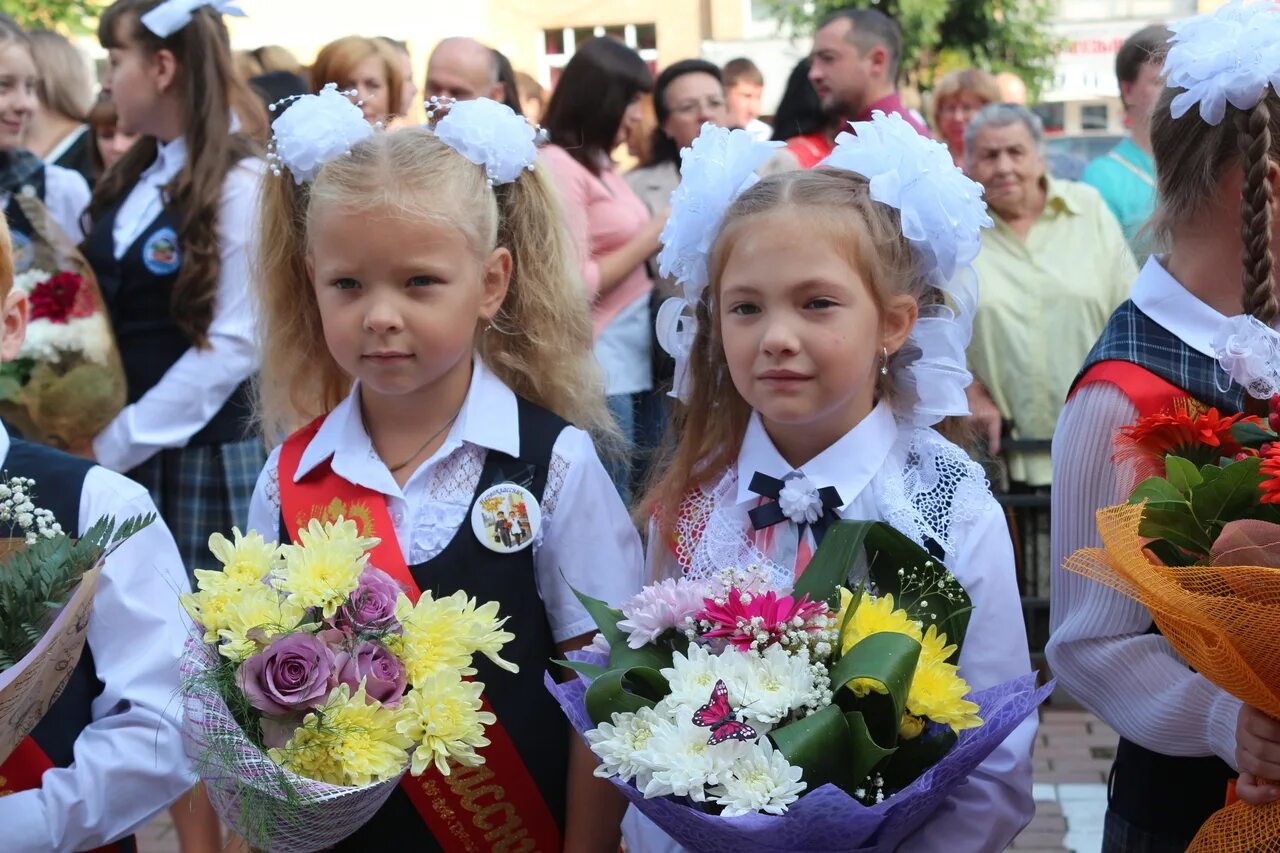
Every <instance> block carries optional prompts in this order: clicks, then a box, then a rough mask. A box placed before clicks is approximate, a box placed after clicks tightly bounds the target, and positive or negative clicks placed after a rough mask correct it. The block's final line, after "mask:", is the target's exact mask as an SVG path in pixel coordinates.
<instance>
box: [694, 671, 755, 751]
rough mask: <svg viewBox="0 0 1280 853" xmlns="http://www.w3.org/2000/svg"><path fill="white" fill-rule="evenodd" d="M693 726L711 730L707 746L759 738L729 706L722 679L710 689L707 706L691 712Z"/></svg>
mask: <svg viewBox="0 0 1280 853" xmlns="http://www.w3.org/2000/svg"><path fill="white" fill-rule="evenodd" d="M693 724H694V725H695V726H701V727H703V728H710V729H711V737H709V738H707V746H715V745H716V744H720V743H724V742H725V741H727V740H731V739H732V740H744V741H745V740H755V739H756V738H757V737H759V735H758V734H756V730H755V729H753V728H751V726H749V725H747V724H746V723H744V722H742V721H741V720H739V719H738V715H737V713H735V712H734V710H733V708H731V707H730V706H729V688H728V687H726V686H725V683H724V679H720V680H719V681H717V682H716V686H715V687H713V688H711V698H710V699H708V700H707V704H705V705H703V706H702V707H701V708H699V709H698V710H696V711H694V712H693Z"/></svg>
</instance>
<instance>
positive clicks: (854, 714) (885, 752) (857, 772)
mask: <svg viewBox="0 0 1280 853" xmlns="http://www.w3.org/2000/svg"><path fill="white" fill-rule="evenodd" d="M844 720H845V722H846V723H847V724H848V725H849V737H850V738H851V739H852V740H853V754H854V755H855V756H856V758H855V760H854V763H853V767H852V768H851V769H850V771H849V774H850V775H851V776H853V782H854V785H855V786H856V785H857V784H858V783H860V782H862V781H863V780H864V779H866V778H867V777H868V776H870V775H871V771H872V770H874V769H875V768H876V767H877V766H879V765H881V764H883V763H884V760H885V759H887V758H889V757H890V756H892V755H893V754H894V753H895V752H896V751H897V749H898V746H899V745H901V741H900V740H899V739H898V732H897V729H896V728H895V729H894V731H893V740H892V741H890V742H888V743H877V742H876V739H875V738H874V737H872V735H871V728H870V727H869V726H868V725H867V721H866V718H865V717H864V716H863V715H862V713H861V712H858V711H851V712H849V713H847V714H845V715H844ZM849 793H853V792H852V791H850V792H849Z"/></svg>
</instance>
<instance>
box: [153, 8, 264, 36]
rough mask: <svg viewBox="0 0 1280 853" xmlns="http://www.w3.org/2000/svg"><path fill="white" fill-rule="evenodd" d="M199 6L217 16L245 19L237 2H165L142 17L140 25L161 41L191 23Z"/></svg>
mask: <svg viewBox="0 0 1280 853" xmlns="http://www.w3.org/2000/svg"><path fill="white" fill-rule="evenodd" d="M201 6H208V7H209V8H210V9H212V10H213V11H214V12H216V13H217V14H219V15H232V16H234V17H237V18H243V17H245V14H244V10H243V9H241V8H240V5H239V3H238V2H237V0H165V2H163V3H161V4H160V5H159V6H156V7H155V8H154V9H152V10H151V11H150V12H147V13H146V14H145V15H143V16H142V17H141V18H140V20H141V21H142V25H143V26H144V27H146V28H147V29H149V30H151V32H153V33H155V34H156V35H157V36H159V37H160V38H162V39H167V38H168V37H169V36H171V35H173V34H174V33H176V32H178V31H179V30H181V29H182V28H183V27H185V26H186V25H187V24H189V23H191V16H192V15H194V14H195V11H196V10H197V9H199V8H200V7H201Z"/></svg>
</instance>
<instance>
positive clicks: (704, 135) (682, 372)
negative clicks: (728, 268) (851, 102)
mask: <svg viewBox="0 0 1280 853" xmlns="http://www.w3.org/2000/svg"><path fill="white" fill-rule="evenodd" d="M782 145H783V143H781V142H759V141H757V140H755V139H753V138H752V137H751V136H750V134H748V133H747V132H746V131H745V130H728V129H726V128H723V127H716V126H715V125H713V124H711V123H709V122H708V123H707V124H704V125H703V126H702V131H701V132H700V133H699V134H698V138H697V139H695V140H693V145H692V146H690V147H689V148H685V149H684V150H683V151H681V152H680V163H681V165H680V185H679V186H677V187H676V189H675V191H674V192H672V193H671V215H670V216H669V217H668V219H667V224H666V225H665V226H663V229H662V236H661V240H662V251H660V252H659V253H658V271H659V272H660V273H662V275H664V276H669V277H671V278H674V279H675V280H676V281H677V282H678V283H679V284H680V285H681V287H682V289H683V291H684V295H683V296H673V297H671V298H670V299H668V300H667V301H666V302H664V303H663V304H662V306H661V307H660V308H659V310H658V317H657V329H656V331H657V339H658V344H659V346H661V347H662V348H663V349H664V350H665V351H666V352H667V354H668V355H670V356H671V357H672V358H674V359H675V361H676V372H675V380H674V382H673V384H672V387H671V396H673V397H676V398H678V399H681V400H686V399H687V398H688V392H689V353H690V352H691V351H692V349H693V339H694V336H695V335H696V333H697V330H698V325H697V315H696V306H697V304H698V301H699V300H700V299H701V298H702V294H703V291H705V290H706V287H707V255H708V253H709V252H710V251H711V245H712V244H713V243H714V242H715V239H716V234H718V233H719V231H720V223H721V221H722V220H723V219H724V214H725V212H726V211H727V210H728V209H729V205H731V204H733V201H734V199H736V198H737V197H738V196H739V195H741V194H742V193H743V192H744V191H745V190H747V189H748V188H749V187H750V186H751V185H752V184H754V183H755V182H756V181H757V180H758V178H757V177H756V169H758V168H760V166H762V165H763V164H764V163H765V161H766V160H768V159H769V158H770V157H772V156H773V155H774V151H775V149H777V148H780V147H781V146H782Z"/></svg>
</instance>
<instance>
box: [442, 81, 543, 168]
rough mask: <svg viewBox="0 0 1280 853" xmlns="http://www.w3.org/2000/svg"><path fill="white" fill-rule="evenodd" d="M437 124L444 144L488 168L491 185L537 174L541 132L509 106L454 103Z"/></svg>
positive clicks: (481, 101)
mask: <svg viewBox="0 0 1280 853" xmlns="http://www.w3.org/2000/svg"><path fill="white" fill-rule="evenodd" d="M447 106H448V109H449V112H448V115H446V116H444V117H443V118H442V119H440V120H439V121H437V122H436V123H435V134H436V136H437V137H439V138H440V141H441V142H443V143H445V144H446V145H448V146H449V147H450V148H452V149H453V150H454V151H457V152H458V153H459V154H461V155H462V156H463V157H466V158H467V159H468V160H470V161H471V162H472V163H475V164H476V165H477V166H480V167H482V168H483V169H484V173H485V175H486V176H487V177H488V179H489V185H490V186H494V185H496V184H509V183H511V182H512V181H515V180H516V179H517V178H519V177H520V175H521V173H523V172H526V171H530V172H531V171H533V166H534V161H536V160H537V159H538V143H537V139H538V131H537V130H536V129H535V128H534V126H533V125H531V124H529V120H528V119H527V118H525V117H524V116H522V115H519V114H518V113H516V111H515V110H513V109H511V107H509V106H507V105H506V104H500V103H498V102H497V101H491V100H489V99H488V98H476V99H475V100H472V101H451V102H450V103H449V104H448V105H447Z"/></svg>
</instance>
